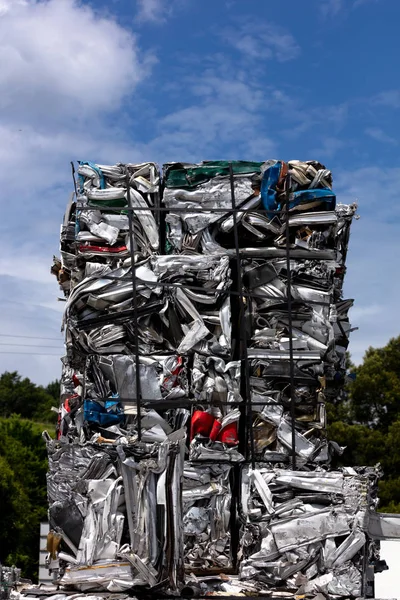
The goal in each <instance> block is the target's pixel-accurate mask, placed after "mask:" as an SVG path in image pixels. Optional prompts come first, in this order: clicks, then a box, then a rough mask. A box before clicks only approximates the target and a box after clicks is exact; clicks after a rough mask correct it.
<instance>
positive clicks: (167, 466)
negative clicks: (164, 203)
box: [48, 162, 213, 591]
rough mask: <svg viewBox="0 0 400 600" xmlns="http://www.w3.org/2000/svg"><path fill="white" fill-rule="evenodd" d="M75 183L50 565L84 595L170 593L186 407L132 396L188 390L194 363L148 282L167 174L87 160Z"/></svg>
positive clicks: (61, 265)
mask: <svg viewBox="0 0 400 600" xmlns="http://www.w3.org/2000/svg"><path fill="white" fill-rule="evenodd" d="M75 185H76V190H75V194H74V195H73V197H72V198H71V202H70V204H69V206H68V209H67V213H66V215H65V219H64V224H63V226H62V229H61V260H60V261H59V260H57V259H56V260H55V263H54V266H53V272H55V273H56V274H57V277H58V279H59V281H60V284H61V286H62V289H63V290H64V292H65V295H66V300H67V301H66V308H65V314H64V328H65V333H66V338H65V339H66V349H67V355H66V357H65V358H64V359H63V374H62V385H61V406H60V413H59V423H58V432H57V440H56V441H52V440H48V451H49V474H48V496H49V502H50V508H49V520H50V526H51V528H52V529H53V531H55V532H56V534H59V536H60V537H59V541H60V538H61V539H62V540H63V546H64V552H61V553H60V554H58V559H57V560H58V562H57V560H56V561H55V563H54V561H53V562H52V563H51V565H50V566H51V567H52V568H53V570H56V569H57V568H59V573H58V575H59V576H60V577H61V579H60V580H61V583H62V584H64V585H71V586H73V587H74V588H78V589H81V590H83V591H85V590H89V589H90V590H91V589H106V590H109V591H123V590H125V589H131V588H132V586H135V587H138V588H139V589H140V588H142V587H145V588H148V587H154V586H155V585H157V584H158V583H159V582H160V581H163V582H164V584H163V585H164V587H165V588H166V589H172V590H173V589H176V588H177V586H178V583H179V582H180V581H181V580H182V577H183V571H182V569H183V561H182V547H181V546H182V542H181V534H180V532H181V527H182V517H181V479H182V474H183V452H184V443H185V430H184V427H185V423H186V421H187V419H188V416H189V413H188V411H187V410H183V409H180V408H179V403H178V404H177V406H178V410H176V411H170V413H168V411H167V412H165V413H163V414H160V412H157V411H155V410H154V409H152V408H145V407H144V406H143V407H142V406H141V402H140V401H139V400H138V398H139V396H140V399H141V400H142V399H143V401H144V403H145V404H146V406H147V405H148V404H149V403H151V402H152V401H164V400H165V401H169V400H171V399H177V398H180V397H182V396H187V393H188V392H187V385H188V380H187V365H186V363H185V361H184V360H183V359H181V358H180V356H179V355H178V354H177V352H176V348H175V347H174V348H172V349H171V347H169V346H168V345H166V344H165V343H164V341H163V338H162V331H163V328H165V327H168V326H167V325H165V321H166V320H167V318H168V317H167V316H166V317H163V315H162V313H161V310H162V308H163V307H164V300H163V288H162V287H158V286H155V285H154V283H155V282H157V281H167V280H168V278H169V277H170V276H171V267H170V263H171V261H170V259H169V257H166V260H163V259H162V257H160V256H159V250H160V240H159V211H158V212H157V210H156V209H157V208H158V207H159V202H160V176H159V171H158V167H157V166H156V165H154V164H152V163H145V164H140V165H132V164H127V165H122V164H119V165H114V166H105V165H94V164H92V163H86V162H85V163H84V162H82V163H80V164H79V168H78V171H77V178H76V181H75ZM132 209H134V210H132ZM212 267H213V263H211V264H210V266H208V268H209V269H212ZM210 293H212V290H211V291H210ZM167 308H168V307H167ZM164 417H165V418H164ZM65 549H67V552H66V551H65Z"/></svg>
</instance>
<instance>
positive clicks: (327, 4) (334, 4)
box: [318, 0, 380, 17]
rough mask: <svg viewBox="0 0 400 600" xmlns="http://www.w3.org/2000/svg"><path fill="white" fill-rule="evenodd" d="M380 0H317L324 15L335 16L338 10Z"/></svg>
mask: <svg viewBox="0 0 400 600" xmlns="http://www.w3.org/2000/svg"><path fill="white" fill-rule="evenodd" d="M379 1H380V0H353V2H351V0H318V4H319V8H320V11H321V13H322V15H323V16H324V17H331V16H336V15H338V14H339V13H340V12H342V11H345V10H348V9H354V8H359V7H360V6H364V5H365V4H367V3H370V2H379Z"/></svg>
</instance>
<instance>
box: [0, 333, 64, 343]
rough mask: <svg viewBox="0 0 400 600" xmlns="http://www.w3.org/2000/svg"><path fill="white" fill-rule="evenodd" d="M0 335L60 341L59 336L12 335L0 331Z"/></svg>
mask: <svg viewBox="0 0 400 600" xmlns="http://www.w3.org/2000/svg"><path fill="white" fill-rule="evenodd" d="M0 337H15V338H25V339H29V340H52V341H54V342H59V341H60V338H52V337H41V336H40V335H14V334H13V333H0Z"/></svg>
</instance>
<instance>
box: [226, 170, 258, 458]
mask: <svg viewBox="0 0 400 600" xmlns="http://www.w3.org/2000/svg"><path fill="white" fill-rule="evenodd" d="M229 179H230V186H231V201H232V212H233V235H234V240H235V254H236V268H237V291H238V293H239V310H240V312H239V319H240V358H241V360H242V361H244V402H245V419H246V421H245V422H246V427H245V431H246V435H245V442H246V457H247V458H248V455H249V448H248V446H249V444H248V439H249V436H250V451H251V460H252V465H253V468H254V465H255V460H254V433H253V422H252V410H251V394H250V370H249V360H248V356H247V331H246V320H245V319H246V311H245V305H244V301H243V277H242V264H241V259H240V250H239V233H238V227H237V215H236V200H235V183H234V177H233V168H232V163H231V162H230V163H229ZM242 364H243V363H242Z"/></svg>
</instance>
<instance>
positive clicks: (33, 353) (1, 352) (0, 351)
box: [0, 350, 60, 358]
mask: <svg viewBox="0 0 400 600" xmlns="http://www.w3.org/2000/svg"><path fill="white" fill-rule="evenodd" d="M0 354H28V355H29V356H55V357H58V358H60V355H59V354H44V353H42V352H3V351H2V350H0Z"/></svg>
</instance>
